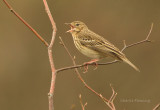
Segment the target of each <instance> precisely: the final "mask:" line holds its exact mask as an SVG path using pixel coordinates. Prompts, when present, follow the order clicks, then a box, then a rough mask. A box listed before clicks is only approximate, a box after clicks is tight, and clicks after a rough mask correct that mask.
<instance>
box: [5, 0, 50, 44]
mask: <svg viewBox="0 0 160 110" xmlns="http://www.w3.org/2000/svg"><path fill="white" fill-rule="evenodd" d="M3 2H4V3H5V4H6V6H7V7H8V8H9V9H10V11H11V12H12V13H13V14H14V15H15V16H17V18H18V19H19V20H20V21H21V22H23V24H25V25H26V26H27V27H28V28H29V29H30V30H31V31H32V32H33V33H34V34H35V35H36V36H37V37H38V39H40V40H41V41H42V42H43V43H44V44H45V46H47V47H48V43H47V41H45V40H44V39H43V38H42V37H41V36H40V35H39V34H38V32H37V31H36V30H34V29H33V28H32V26H30V25H29V24H28V23H27V22H26V21H25V20H24V19H23V18H22V17H21V16H20V15H19V14H18V13H17V12H16V11H14V10H13V8H12V7H11V6H10V5H9V3H8V2H7V1H6V0H3Z"/></svg>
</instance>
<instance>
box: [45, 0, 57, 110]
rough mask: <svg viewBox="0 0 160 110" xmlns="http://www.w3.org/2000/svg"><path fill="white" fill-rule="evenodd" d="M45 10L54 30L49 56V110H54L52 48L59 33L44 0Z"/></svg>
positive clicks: (54, 71)
mask: <svg viewBox="0 0 160 110" xmlns="http://www.w3.org/2000/svg"><path fill="white" fill-rule="evenodd" d="M43 3H44V6H45V9H46V13H47V14H48V17H49V20H50V22H51V25H52V29H53V33H52V39H51V42H50V44H49V46H48V56H49V62H50V65H51V70H52V79H51V86H50V91H49V93H48V100H49V110H54V106H53V95H54V90H55V81H56V69H55V66H54V62H53V55H52V54H53V53H52V47H53V44H54V40H55V37H56V32H57V27H56V23H55V21H54V19H53V17H52V15H51V12H50V9H49V7H48V4H47V1H46V0H43Z"/></svg>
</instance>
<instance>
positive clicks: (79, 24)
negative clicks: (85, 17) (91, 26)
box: [65, 21, 88, 33]
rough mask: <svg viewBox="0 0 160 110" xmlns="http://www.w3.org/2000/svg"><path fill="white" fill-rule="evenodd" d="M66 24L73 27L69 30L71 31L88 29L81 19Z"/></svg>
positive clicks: (77, 31)
mask: <svg viewBox="0 0 160 110" xmlns="http://www.w3.org/2000/svg"><path fill="white" fill-rule="evenodd" d="M65 24H67V25H69V26H70V27H71V29H70V30H68V31H67V32H70V33H79V32H81V31H83V30H86V29H88V27H87V26H86V25H85V24H84V23H83V22H81V21H73V22H71V23H65Z"/></svg>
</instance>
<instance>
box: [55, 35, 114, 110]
mask: <svg viewBox="0 0 160 110" xmlns="http://www.w3.org/2000/svg"><path fill="white" fill-rule="evenodd" d="M59 39H60V41H61V42H60V43H61V44H62V46H63V47H64V48H65V50H66V51H67V54H68V55H69V57H70V58H71V60H72V63H73V65H74V66H76V62H75V58H74V57H72V55H71V54H70V52H69V50H68V48H67V47H66V45H65V44H64V42H63V40H62V38H61V37H59ZM56 72H57V71H56ZM75 72H76V74H77V76H78V78H79V79H80V81H81V82H82V83H83V84H84V86H85V87H86V88H87V89H89V90H90V91H91V92H92V93H94V94H96V95H97V96H99V97H100V98H101V99H102V100H103V101H104V102H105V103H106V104H107V105H108V106H109V108H110V109H111V110H115V107H114V104H113V100H114V99H115V96H116V94H115V92H114V89H113V88H112V87H111V88H112V91H113V93H114V95H113V94H112V96H111V98H110V100H108V99H106V98H105V97H103V96H102V94H99V93H98V92H96V91H95V90H93V89H92V88H91V87H90V86H89V85H88V84H87V83H86V82H85V81H84V79H83V78H82V76H81V75H80V73H79V71H78V69H77V68H75Z"/></svg>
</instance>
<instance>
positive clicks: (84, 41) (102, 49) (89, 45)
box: [66, 21, 139, 71]
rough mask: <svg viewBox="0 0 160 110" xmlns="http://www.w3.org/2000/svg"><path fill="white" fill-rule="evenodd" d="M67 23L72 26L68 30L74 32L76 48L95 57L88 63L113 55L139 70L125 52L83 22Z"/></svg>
mask: <svg viewBox="0 0 160 110" xmlns="http://www.w3.org/2000/svg"><path fill="white" fill-rule="evenodd" d="M66 24H68V25H69V26H70V27H71V29H70V30H69V31H67V32H70V33H71V34H72V37H73V41H74V44H75V46H76V48H77V49H78V50H79V51H80V52H81V53H82V54H84V55H86V56H88V57H90V58H92V59H93V60H92V61H90V62H88V63H93V62H96V61H98V60H99V59H102V58H105V57H112V58H114V59H115V60H119V61H123V62H125V63H127V64H129V65H130V66H131V67H133V68H134V69H135V70H137V71H139V69H138V68H137V67H136V66H135V65H134V64H133V63H131V62H130V61H129V60H128V59H127V57H126V56H125V54H124V53H122V52H121V51H120V50H119V49H118V48H117V47H115V46H114V45H113V44H111V43H110V42H109V41H107V40H106V39H104V38H103V37H101V36H100V35H98V34H96V33H94V32H93V31H91V30H89V29H88V27H87V26H86V24H84V23H83V22H81V21H74V22H72V23H66Z"/></svg>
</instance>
